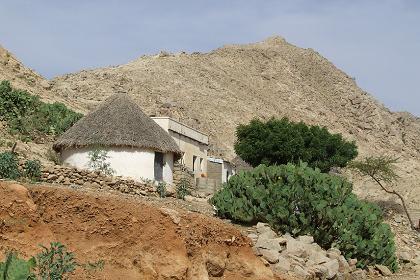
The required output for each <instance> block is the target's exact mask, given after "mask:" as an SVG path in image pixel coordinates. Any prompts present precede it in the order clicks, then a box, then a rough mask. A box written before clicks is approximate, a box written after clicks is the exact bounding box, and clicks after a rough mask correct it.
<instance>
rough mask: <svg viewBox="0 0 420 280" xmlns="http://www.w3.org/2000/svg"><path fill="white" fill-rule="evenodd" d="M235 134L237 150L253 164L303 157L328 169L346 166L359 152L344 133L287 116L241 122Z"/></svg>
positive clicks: (289, 160) (317, 165)
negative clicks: (332, 132)
mask: <svg viewBox="0 0 420 280" xmlns="http://www.w3.org/2000/svg"><path fill="white" fill-rule="evenodd" d="M236 136H237V141H236V143H235V151H236V153H237V154H238V156H240V157H241V158H242V159H243V160H245V161H246V162H248V163H249V164H251V165H252V166H254V167H255V166H258V165H259V164H265V165H274V164H287V163H289V162H292V163H299V162H300V161H303V162H307V163H308V164H309V166H311V167H313V168H319V169H321V171H323V172H328V171H329V170H330V168H331V167H344V166H346V164H347V162H349V161H350V160H352V159H354V158H355V157H356V156H357V147H356V145H355V143H354V142H347V141H345V140H344V139H343V137H342V136H341V134H331V133H330V132H328V130H327V129H326V128H325V127H319V126H307V125H306V124H304V123H303V122H300V123H294V122H291V121H289V120H288V119H287V118H283V119H281V120H277V119H274V118H272V119H270V120H269V121H267V122H262V121H260V120H257V119H254V120H252V121H251V122H250V123H249V124H248V125H240V126H238V128H237V130H236Z"/></svg>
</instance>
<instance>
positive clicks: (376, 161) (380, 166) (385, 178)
mask: <svg viewBox="0 0 420 280" xmlns="http://www.w3.org/2000/svg"><path fill="white" fill-rule="evenodd" d="M397 161H398V159H396V158H393V157H390V156H379V157H366V158H364V159H363V160H360V161H353V162H351V163H350V164H349V167H350V168H351V169H354V170H356V171H358V172H359V173H360V174H362V175H363V176H368V177H370V178H371V179H372V180H373V181H375V182H376V183H377V184H378V185H379V186H380V187H381V189H382V190H384V191H385V192H387V193H389V194H393V195H396V196H397V197H398V198H399V199H400V200H401V204H402V206H403V208H404V211H405V214H406V215H407V218H408V220H409V221H410V225H411V228H412V229H415V230H419V228H417V227H416V226H415V224H414V222H413V220H412V219H411V216H410V213H408V209H407V205H406V203H405V201H404V198H403V196H402V195H401V194H399V193H398V192H396V191H395V190H394V189H388V188H386V187H385V185H384V184H391V185H392V184H393V183H395V182H396V181H397V180H398V178H399V176H398V175H397V173H395V166H394V164H395V163H396V162H397Z"/></svg>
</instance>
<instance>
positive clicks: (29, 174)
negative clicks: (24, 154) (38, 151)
mask: <svg viewBox="0 0 420 280" xmlns="http://www.w3.org/2000/svg"><path fill="white" fill-rule="evenodd" d="M41 169H42V165H41V162H40V161H39V160H27V161H25V164H24V166H23V174H24V176H25V177H26V178H28V179H30V180H32V181H35V182H37V181H39V180H40V179H41V175H42V174H41Z"/></svg>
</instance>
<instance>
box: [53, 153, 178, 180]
mask: <svg viewBox="0 0 420 280" xmlns="http://www.w3.org/2000/svg"><path fill="white" fill-rule="evenodd" d="M106 150H107V151H108V159H107V162H108V163H110V167H111V168H112V169H113V170H114V171H115V174H114V175H115V176H123V177H127V178H132V179H134V180H141V179H150V180H153V179H154V159H155V152H154V151H152V150H145V149H138V148H119V147H114V148H108V149H106ZM89 151H90V149H88V148H78V149H67V150H64V151H63V152H62V153H61V160H62V162H63V163H64V164H66V165H70V166H73V167H76V168H79V169H89ZM164 160H165V165H164V168H163V174H164V177H163V180H164V181H165V182H167V183H172V170H173V155H172V153H170V154H165V156H164Z"/></svg>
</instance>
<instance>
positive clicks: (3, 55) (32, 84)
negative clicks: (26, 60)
mask: <svg viewBox="0 0 420 280" xmlns="http://www.w3.org/2000/svg"><path fill="white" fill-rule="evenodd" d="M2 80H8V81H10V82H11V83H12V85H13V86H14V87H16V88H19V89H24V90H27V91H29V92H31V93H33V94H40V95H42V94H43V93H45V91H46V90H47V89H48V88H49V82H48V81H47V80H45V79H44V78H43V77H42V76H41V75H39V74H37V73H36V72H34V71H33V70H31V69H29V68H28V67H25V66H24V65H23V64H22V62H20V61H19V60H18V59H17V58H16V57H15V56H14V55H13V54H12V53H10V52H9V51H8V50H6V49H5V48H3V47H2V46H1V45H0V81H2Z"/></svg>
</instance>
